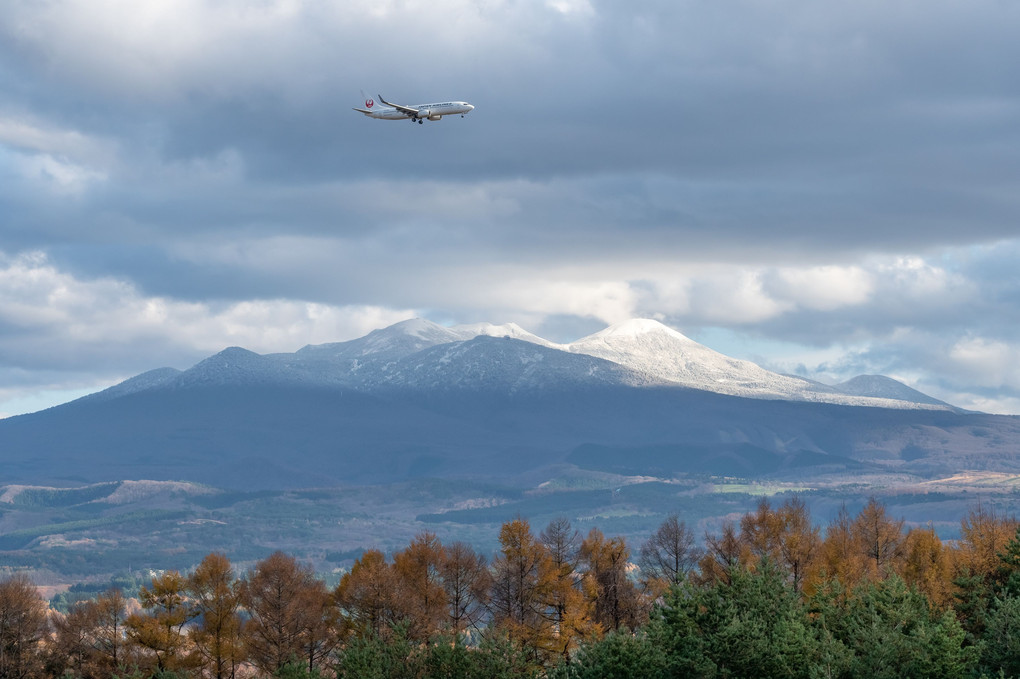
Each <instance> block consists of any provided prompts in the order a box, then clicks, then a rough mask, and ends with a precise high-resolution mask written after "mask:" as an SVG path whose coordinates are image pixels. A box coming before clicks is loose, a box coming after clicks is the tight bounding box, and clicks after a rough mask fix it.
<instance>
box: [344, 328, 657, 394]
mask: <svg viewBox="0 0 1020 679" xmlns="http://www.w3.org/2000/svg"><path fill="white" fill-rule="evenodd" d="M356 379H357V380H359V381H360V382H359V384H360V386H363V387H367V388H380V387H382V388H384V389H385V388H399V389H413V390H417V391H422V392H425V393H431V392H434V391H447V390H451V389H459V390H466V391H472V392H474V391H489V392H500V393H515V392H519V391H529V390H536V389H552V388H577V387H584V386H593V385H621V384H622V385H628V386H644V385H647V384H648V382H649V380H648V378H647V377H646V376H644V375H642V374H641V373H638V372H636V371H634V370H631V369H629V368H627V367H626V366H622V365H620V364H618V363H614V362H612V361H606V360H604V359H601V358H598V357H595V356H587V355H579V354H570V353H568V352H565V351H562V350H559V349H553V348H550V347H546V346H543V345H541V344H538V343H535V342H529V341H523V340H518V339H515V338H513V337H509V336H501V337H491V336H487V335H484V334H483V335H478V336H476V337H473V338H471V339H469V340H465V341H463V342H454V343H449V344H443V345H439V346H434V347H430V348H428V349H424V350H422V351H420V352H418V353H416V354H413V355H411V356H407V357H405V358H403V359H401V360H399V361H396V362H394V363H391V364H389V365H387V366H386V367H385V370H384V371H383V370H380V371H378V372H374V371H373V372H369V371H367V370H366V371H363V372H361V373H358V375H357V376H356Z"/></svg>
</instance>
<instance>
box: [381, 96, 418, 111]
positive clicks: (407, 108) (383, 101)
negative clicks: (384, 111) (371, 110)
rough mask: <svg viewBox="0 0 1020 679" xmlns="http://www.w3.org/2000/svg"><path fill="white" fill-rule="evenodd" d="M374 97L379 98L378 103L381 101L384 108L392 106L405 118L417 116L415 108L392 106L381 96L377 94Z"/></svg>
mask: <svg viewBox="0 0 1020 679" xmlns="http://www.w3.org/2000/svg"><path fill="white" fill-rule="evenodd" d="M376 96H377V97H379V101H381V102H382V103H383V104H385V105H386V106H392V107H393V108H395V109H397V110H398V111H400V112H401V113H403V114H404V115H406V116H416V115H418V109H416V108H411V107H410V106H401V105H400V104H392V103H390V102H388V101H386V100H385V99H383V98H382V95H381V94H377V95H376Z"/></svg>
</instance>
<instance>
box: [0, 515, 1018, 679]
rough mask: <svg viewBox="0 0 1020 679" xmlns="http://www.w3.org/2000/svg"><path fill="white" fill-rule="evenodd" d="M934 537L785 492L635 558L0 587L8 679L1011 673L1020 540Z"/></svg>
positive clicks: (523, 528)
mask: <svg viewBox="0 0 1020 679" xmlns="http://www.w3.org/2000/svg"><path fill="white" fill-rule="evenodd" d="M960 534H961V537H960V539H959V540H956V541H952V542H944V541H942V540H941V539H940V538H939V537H938V535H937V534H936V533H935V531H934V530H933V529H932V528H930V527H915V528H911V529H909V530H906V529H905V527H904V522H903V521H902V520H896V519H893V518H892V517H890V516H889V515H888V513H887V511H886V508H885V506H884V505H883V504H882V503H881V502H879V501H878V500H876V499H874V498H872V499H871V500H870V501H869V502H868V503H867V505H866V506H865V507H864V508H863V509H862V510H861V511H860V512H859V513H858V514H857V515H851V514H850V513H849V512H848V511H847V510H846V509H845V508H844V509H843V510H841V511H840V512H839V514H838V515H837V516H836V518H835V519H833V520H832V521H831V522H830V523H829V524H828V525H827V526H826V527H825V529H824V531H823V530H822V529H821V527H819V526H816V525H814V524H813V523H812V521H811V517H810V515H809V512H808V509H807V507H806V506H805V504H804V503H803V502H802V501H801V500H799V499H798V498H795V497H794V498H790V499H787V500H785V501H784V502H782V503H780V504H778V505H773V503H772V502H770V501H769V500H767V499H765V500H762V501H761V502H760V503H759V505H758V506H757V508H756V509H755V510H753V511H751V512H748V513H747V514H745V515H744V516H742V517H741V518H740V519H739V520H733V521H726V522H724V523H723V524H722V526H721V527H720V528H719V530H718V531H716V532H709V533H706V534H705V535H704V536H701V539H700V540H699V539H698V537H699V536H697V535H695V533H694V532H693V531H692V530H691V529H690V528H689V527H688V526H687V525H686V523H685V522H684V521H682V520H681V519H680V517H678V516H675V515H674V516H670V517H668V518H667V519H666V520H665V521H664V522H663V523H662V524H661V525H660V526H659V528H658V530H656V531H655V533H653V534H652V535H651V536H650V537H649V538H648V540H647V541H645V542H644V543H643V544H641V545H640V546H639V548H638V549H637V551H636V552H635V553H632V552H631V549H630V547H629V545H628V544H627V542H626V541H625V540H624V539H623V538H621V537H611V538H610V537H606V536H605V535H604V534H603V533H602V532H601V531H600V530H599V529H597V528H593V529H592V530H591V531H590V532H589V533H588V534H587V535H585V536H582V535H581V534H580V533H579V532H578V531H577V530H576V529H574V527H573V526H572V525H571V524H570V522H569V521H568V520H566V519H557V520H554V521H552V522H551V523H549V524H548V525H547V526H546V527H544V528H543V529H541V530H540V531H538V532H537V533H536V532H535V531H534V530H533V529H532V527H531V525H530V524H529V522H528V521H527V520H525V519H523V518H517V519H514V520H512V521H508V522H506V523H504V524H503V525H502V526H501V528H500V533H499V549H498V550H497V551H496V553H495V554H493V555H492V556H491V557H486V556H485V555H483V554H481V553H479V552H477V551H476V550H475V549H474V548H472V547H471V546H470V545H468V544H465V543H463V542H454V543H452V544H448V545H444V544H442V542H441V541H440V540H439V539H438V538H437V537H436V535H435V534H434V533H430V532H423V533H420V534H419V535H418V536H416V537H415V538H414V539H413V540H412V541H411V542H410V543H409V544H408V545H407V546H406V547H405V548H404V549H402V550H400V551H397V552H396V553H394V554H393V555H392V557H391V558H387V556H386V555H385V554H383V553H382V552H380V551H378V550H369V551H366V552H364V553H363V554H362V555H361V556H360V558H358V559H357V560H356V561H355V562H354V564H353V566H352V567H351V569H350V570H349V571H348V572H347V573H345V574H344V575H343V577H342V578H341V580H340V582H339V584H338V585H337V587H335V588H334V589H332V590H330V589H329V588H328V587H327V586H326V585H325V584H324V583H323V582H322V581H321V580H319V579H318V578H317V577H316V576H315V574H314V572H313V571H312V570H311V568H310V567H308V566H307V565H303V564H301V563H299V562H298V561H297V560H296V559H295V558H293V557H292V556H289V555H287V554H284V553H282V552H277V553H275V554H272V555H271V556H269V557H267V558H266V559H264V560H262V561H260V562H258V563H256V564H255V565H254V567H252V568H251V569H250V570H248V571H247V572H245V573H243V574H238V573H236V572H235V569H234V567H233V566H232V564H231V563H230V561H229V560H228V559H227V557H226V556H225V555H223V554H218V553H213V554H209V555H208V556H206V557H205V558H204V559H203V560H202V562H201V563H200V564H199V565H198V566H197V567H196V568H194V570H193V571H191V572H190V573H187V574H182V573H180V572H178V571H165V572H162V573H159V574H157V575H155V576H154V577H153V578H152V579H151V582H150V583H149V584H147V585H145V586H143V587H141V589H140V590H139V592H138V597H137V599H135V598H132V599H127V598H126V597H125V596H124V594H123V593H122V592H121V591H120V590H118V589H110V590H109V591H106V592H104V593H101V594H99V595H97V596H95V597H94V598H92V599H87V600H83V601H78V602H75V603H73V604H72V605H71V606H70V608H69V609H68V611H67V612H66V613H60V612H57V611H54V610H49V609H48V607H47V604H46V603H45V602H44V601H43V600H42V599H41V598H40V597H39V595H38V594H37V590H36V588H35V587H34V586H33V584H32V583H31V581H30V580H29V579H28V578H26V577H25V576H23V575H14V576H12V577H9V578H7V579H6V580H3V581H2V582H0V679H36V678H42V677H68V678H70V677H80V678H81V679H105V678H107V677H125V678H126V677H132V678H133V679H146V678H148V677H161V678H162V679H170V678H171V677H178V678H182V677H188V678H194V679H198V678H200V677H201V678H209V679H238V678H240V677H250V676H260V677H270V676H273V677H288V678H289V677H294V678H297V677H316V676H318V677H337V679H343V678H345V677H421V678H422V679H425V678H428V677H540V676H549V677H558V678H560V679H568V678H573V679H581V678H587V677H631V676H632V677H847V678H850V677H869V678H876V677H877V678H881V677H967V676H973V677H978V676H982V675H987V676H1003V677H1008V676H1020V526H1018V522H1017V521H1016V520H1015V519H1014V518H1012V517H1006V516H1002V515H999V514H997V513H996V512H995V511H993V510H992V509H990V508H988V507H985V506H980V505H979V506H976V507H974V508H972V509H971V510H970V511H969V512H968V514H967V516H965V517H964V518H963V519H962V521H961V530H960Z"/></svg>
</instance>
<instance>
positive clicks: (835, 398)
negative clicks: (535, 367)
mask: <svg viewBox="0 0 1020 679" xmlns="http://www.w3.org/2000/svg"><path fill="white" fill-rule="evenodd" d="M566 349H567V350H568V351H571V352H574V353H579V354H588V355H589V356H598V357H599V358H604V359H606V360H609V361H613V362H614V363H619V364H620V365H624V366H627V367H628V368H631V369H633V370H636V371H638V372H640V373H643V374H645V375H648V376H649V377H650V378H651V379H657V380H661V381H664V382H669V383H673V384H679V385H683V386H685V387H690V388H692V389H701V390H704V391H712V392H715V393H718V394H729V395H731V396H741V397H743V398H763V399H781V400H791V401H811V402H817V403H836V404H840V405H862V406H875V407H882V408H903V407H912V408H923V407H934V408H949V407H950V406H949V405H948V404H946V403H942V402H941V401H938V400H936V399H933V398H931V397H930V396H927V395H925V394H922V393H921V392H919V391H916V390H913V389H911V388H910V387H907V386H906V385H903V384H901V383H899V382H897V381H896V380H893V379H891V378H888V377H883V378H881V380H882V381H881V382H879V381H876V380H870V381H867V380H863V378H855V380H851V381H849V382H846V383H845V384H844V385H840V386H837V387H830V386H827V385H824V384H821V383H818V382H813V381H811V380H805V379H802V378H799V377H793V376H790V375H781V374H779V373H774V372H771V371H769V370H765V369H764V368H762V367H760V366H758V365H756V364H755V363H752V362H750V361H743V360H740V359H736V358H731V357H729V356H726V355H724V354H720V353H719V352H717V351H714V350H712V349H709V348H708V347H706V346H704V345H703V344H699V343H697V342H695V341H694V340H692V339H690V338H689V337H687V336H685V335H683V334H681V333H679V332H677V331H676V330H673V329H672V328H669V327H667V326H665V325H663V324H662V323H659V322H658V321H654V320H649V319H633V320H629V321H625V322H623V323H619V324H617V325H613V326H610V327H608V328H606V329H605V330H602V331H600V332H597V333H595V334H593V335H589V336H588V337H584V338H582V339H579V340H577V341H576V342H572V343H571V344H569V345H567V346H566ZM891 385H899V387H900V388H891Z"/></svg>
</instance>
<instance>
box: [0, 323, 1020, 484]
mask: <svg viewBox="0 0 1020 679" xmlns="http://www.w3.org/2000/svg"><path fill="white" fill-rule="evenodd" d="M851 406H869V407H851ZM1018 441H1020V420H1016V419H1011V418H1006V417H1001V416H992V415H983V414H976V413H963V412H961V411H959V410H957V409H955V408H953V407H951V406H949V405H947V404H944V403H941V402H939V401H936V400H935V399H931V398H930V397H927V396H925V395H924V394H920V393H919V392H916V391H914V390H912V389H910V388H909V387H907V386H905V385H902V384H900V383H898V382H896V381H894V380H890V379H889V378H884V377H879V376H868V377H861V378H858V379H854V380H851V381H849V382H847V383H845V384H843V385H837V386H835V387H826V386H823V385H820V384H815V383H813V382H810V381H807V380H802V379H799V378H796V377H789V376H785V375H779V374H776V373H773V372H770V371H768V370H765V369H763V368H761V367H760V366H757V365H755V364H753V363H750V362H748V361H741V360H738V359H734V358H731V357H728V356H725V355H723V354H720V353H719V352H716V351H713V350H712V349H709V348H708V347H705V346H703V345H701V344H698V343H697V342H695V341H693V340H691V339H690V338H688V337H685V336H684V335H683V334H681V333H679V332H677V331H676V330H673V329H671V328H668V327H666V326H664V325H662V324H661V323H658V322H656V321H652V320H646V319H637V320H631V321H627V322H625V323H621V324H618V325H614V326H611V327H609V328H606V329H605V330H603V331H601V332H597V333H595V334H593V335H590V336H588V337H584V338H582V339H579V340H577V341H575V342H572V343H569V344H558V343H555V342H550V341H548V340H545V339H543V338H541V337H538V336H536V335H534V334H532V333H529V332H527V331H525V330H523V329H522V328H520V327H519V326H516V325H514V324H505V325H494V324H488V323H485V324H478V325H466V326H453V327H444V326H441V325H437V324H435V323H432V322H430V321H427V320H424V319H413V320H408V321H404V322H402V323H397V324H395V325H392V326H390V327H387V328H382V329H379V330H375V331H373V332H371V333H369V334H367V335H365V336H364V337H360V338H358V339H354V340H350V341H347V342H335V343H330V344H321V345H316V346H306V347H304V348H302V349H300V350H299V351H296V352H293V353H278V354H256V353H253V352H251V351H247V350H245V349H242V348H239V347H231V348H227V349H224V350H223V351H221V352H219V353H217V354H215V355H214V356H210V357H209V358H207V359H205V360H203V361H200V362H199V363H197V364H196V365H194V366H192V367H191V368H189V369H187V370H183V371H178V370H173V369H161V370H154V371H150V372H147V373H143V374H141V375H139V376H137V377H134V378H131V379H129V380H127V381H125V382H122V383H121V384H119V385H116V386H114V387H111V388H109V389H107V390H105V391H102V392H99V393H97V394H93V395H91V396H87V397H84V398H81V399H78V400H76V401H72V402H70V403H66V404H64V405H61V406H57V407H55V408H50V409H48V410H44V411H41V412H38V413H32V414H29V415H21V416H18V417H12V418H8V419H5V420H0V450H2V451H3V453H4V472H5V474H6V475H7V478H8V480H9V481H10V482H16V483H39V482H55V483H57V482H59V483H64V482H67V481H74V482H76V483H77V482H98V481H108V480H122V479H125V478H146V479H156V480H168V479H172V480H187V481H197V482H201V483H210V484H213V485H216V486H218V487H230V488H240V489H250V488H290V487H309V486H312V487H318V486H322V485H337V484H360V483H389V482H393V481H395V480H409V479H415V478H421V477H425V476H428V477H438V478H458V477H471V478H478V479H499V480H500V482H501V483H502V482H512V483H520V484H521V485H522V486H529V484H532V483H533V482H540V481H545V480H547V479H548V478H550V476H549V475H550V474H555V473H558V472H556V470H557V469H560V470H562V469H566V468H577V469H588V470H590V469H596V468H598V469H602V468H603V467H604V468H606V469H608V468H612V469H616V468H617V467H618V466H619V465H620V464H623V463H624V462H626V463H627V465H629V466H627V465H625V466H627V469H629V470H631V471H628V473H631V472H633V473H635V474H639V475H643V474H651V475H653V476H663V475H665V476H666V477H667V478H671V475H674V474H687V473H713V474H716V473H719V474H729V473H731V472H732V473H738V474H745V473H752V472H753V473H754V474H766V473H779V472H781V471H783V470H787V469H790V470H797V469H801V468H806V467H811V468H812V469H834V470H841V471H839V473H851V472H852V470H853V469H856V468H857V467H856V466H855V465H870V467H869V468H875V469H879V470H886V469H889V470H893V471H894V472H895V473H900V471H912V472H913V473H918V474H929V473H935V472H939V473H942V472H946V471H954V470H958V469H960V468H962V467H961V466H960V465H961V464H966V465H968V466H967V467H966V468H983V469H992V470H1007V471H1011V472H1012V471H1013V470H1016V469H1020V462H1018V461H1017V458H1016V454H1015V450H1016V449H1017V442H1018ZM592 465H595V466H594V467H593V466H592ZM600 465H601V466H600ZM607 465H608V466H607ZM614 473H615V472H614ZM784 473H785V472H784ZM796 473H799V472H796ZM954 473H955V472H954ZM511 479H512V480H513V481H508V480H511Z"/></svg>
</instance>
